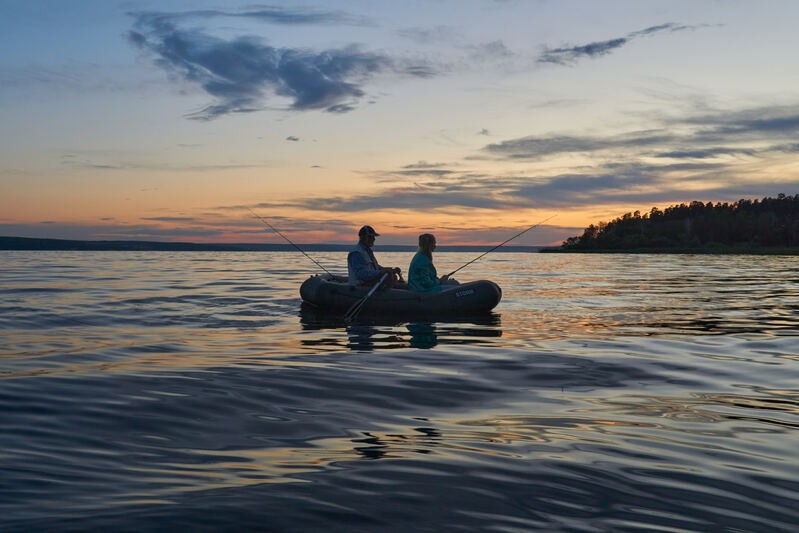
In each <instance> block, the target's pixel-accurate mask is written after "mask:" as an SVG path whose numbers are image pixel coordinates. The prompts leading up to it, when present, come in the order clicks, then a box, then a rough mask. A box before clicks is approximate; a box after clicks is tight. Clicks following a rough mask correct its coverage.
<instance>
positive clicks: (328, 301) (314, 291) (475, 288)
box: [300, 274, 502, 318]
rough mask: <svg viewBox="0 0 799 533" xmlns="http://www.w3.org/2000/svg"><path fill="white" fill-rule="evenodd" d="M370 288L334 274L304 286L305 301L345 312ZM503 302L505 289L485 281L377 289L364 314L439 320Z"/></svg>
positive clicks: (485, 308) (314, 278) (468, 313)
mask: <svg viewBox="0 0 799 533" xmlns="http://www.w3.org/2000/svg"><path fill="white" fill-rule="evenodd" d="M369 289H370V287H362V286H356V285H350V284H348V283H347V278H346V277H343V276H334V275H330V274H319V275H316V276H311V277H310V278H308V279H307V280H305V282H303V284H302V285H301V286H300V296H301V297H302V300H303V301H304V302H305V303H307V304H310V305H312V306H314V307H316V308H318V309H320V310H323V311H329V312H332V313H338V312H345V311H346V310H347V309H349V308H350V307H352V305H353V304H355V303H356V302H358V301H359V300H361V299H362V298H363V297H364V296H366V294H367V293H368V292H369ZM501 299H502V289H500V287H499V285H497V284H496V283H494V282H493V281H487V280H481V281H472V282H470V283H462V284H460V285H453V286H452V287H447V288H446V289H445V290H443V291H441V292H415V291H410V290H406V289H383V288H380V289H377V290H376V291H375V292H374V293H373V294H372V296H370V297H369V299H368V300H367V301H366V303H365V304H364V306H363V311H362V312H361V314H362V315H364V314H368V315H372V316H375V315H381V316H382V315H404V316H413V317H426V318H435V317H439V316H458V315H470V314H479V313H486V312H488V311H490V310H491V309H493V308H494V307H496V306H497V304H498V303H499V301H500V300H501Z"/></svg>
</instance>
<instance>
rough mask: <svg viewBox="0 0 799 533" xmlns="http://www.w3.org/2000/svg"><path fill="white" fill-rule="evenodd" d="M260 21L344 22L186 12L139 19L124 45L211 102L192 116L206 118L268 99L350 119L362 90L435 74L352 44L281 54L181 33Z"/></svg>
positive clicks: (256, 42) (267, 13) (252, 43)
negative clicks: (201, 21)
mask: <svg viewBox="0 0 799 533" xmlns="http://www.w3.org/2000/svg"><path fill="white" fill-rule="evenodd" d="M223 15H224V16H242V17H244V16H246V17H249V18H257V17H261V18H262V19H264V20H268V21H269V22H279V23H282V24H299V23H305V24H307V23H334V22H335V23H341V22H342V21H343V20H345V17H344V15H341V14H330V13H315V12H314V13H307V12H291V11H288V10H282V9H278V8H268V9H261V10H257V11H250V12H245V13H240V14H230V13H222V12H217V11H195V12H190V13H186V14H153V13H140V14H137V15H134V16H135V17H136V20H135V23H134V29H133V30H131V31H130V32H129V33H128V39H129V41H130V42H131V43H132V44H133V45H135V46H136V47H138V48H139V49H141V50H143V51H144V52H146V53H148V54H150V55H152V56H153V57H154V61H155V64H156V65H157V66H159V67H160V68H162V69H164V70H166V71H167V72H168V73H169V74H170V75H171V76H173V77H175V78H177V79H180V80H183V81H186V82H189V83H192V84H196V85H198V86H199V87H201V88H202V89H203V91H205V92H206V93H207V94H208V95H210V96H211V97H213V98H214V100H215V101H214V103H212V104H210V105H208V106H207V107H205V108H204V109H202V110H201V111H199V112H198V113H195V114H194V115H192V118H196V119H201V120H209V119H213V118H216V117H219V116H222V115H227V114H230V113H250V112H254V111H259V110H261V109H263V107H264V102H265V101H266V100H267V99H268V98H269V97H272V96H278V97H284V98H288V99H289V100H290V102H291V104H290V109H291V110H293V111H307V110H325V111H328V112H330V113H347V112H350V111H352V110H354V109H355V108H356V105H357V103H358V101H359V100H360V99H361V98H362V97H364V96H365V94H366V92H365V90H364V86H365V84H366V83H367V82H368V81H369V79H370V78H372V77H374V76H375V75H377V74H380V73H385V72H392V73H399V74H401V75H407V76H413V77H430V76H433V75H435V74H436V71H435V70H434V69H433V68H432V67H431V66H430V65H427V64H425V63H423V62H413V61H398V60H395V59H393V58H391V57H389V56H387V55H385V54H381V53H373V52H369V51H366V50H363V49H362V48H361V47H359V46H356V45H350V46H345V47H343V48H338V49H329V50H321V51H313V50H307V49H300V48H278V47H274V46H270V45H268V44H265V43H264V42H263V41H262V40H261V39H259V38H255V37H246V36H245V37H236V38H230V39H224V38H220V37H215V36H213V35H211V34H209V33H207V32H205V31H202V30H198V29H193V30H190V29H184V28H182V27H181V26H180V24H179V23H180V22H181V21H182V20H183V19H184V18H186V17H205V18H209V17H211V18H213V17H217V16H223Z"/></svg>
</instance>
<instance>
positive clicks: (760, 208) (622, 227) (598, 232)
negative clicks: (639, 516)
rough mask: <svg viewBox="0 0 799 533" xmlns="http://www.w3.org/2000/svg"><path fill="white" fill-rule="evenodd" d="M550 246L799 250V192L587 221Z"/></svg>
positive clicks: (702, 250) (573, 248)
mask: <svg viewBox="0 0 799 533" xmlns="http://www.w3.org/2000/svg"><path fill="white" fill-rule="evenodd" d="M551 251H570V252H583V251H584V252H592V251H631V252H635V251H638V252H660V251H663V252H698V253H714V252H716V253H724V252H739V253H747V252H748V253H762V252H768V251H780V252H790V253H799V195H794V196H786V195H784V194H780V195H778V196H777V197H776V198H769V197H767V198H763V199H762V200H758V199H755V200H745V199H744V200H738V201H737V202H733V203H727V202H724V203H721V202H718V203H715V204H714V203H713V202H707V203H704V202H700V201H693V202H691V203H688V204H685V203H683V204H679V205H673V206H671V207H667V208H666V209H662V210H661V209H658V208H657V207H653V208H652V209H651V210H650V211H649V212H648V213H643V214H642V213H641V212H640V211H635V212H634V213H627V214H625V215H623V216H621V217H619V218H616V219H614V220H611V221H610V222H600V223H599V224H598V225H594V224H591V225H590V226H588V227H587V228H586V229H585V230H584V231H583V234H582V235H580V236H576V237H569V238H568V239H566V240H565V241H564V242H563V244H562V245H561V247H560V248H558V249H555V250H551Z"/></svg>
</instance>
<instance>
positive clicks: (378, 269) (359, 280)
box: [347, 226, 405, 288]
mask: <svg viewBox="0 0 799 533" xmlns="http://www.w3.org/2000/svg"><path fill="white" fill-rule="evenodd" d="M379 236H380V234H379V233H377V232H376V231H375V230H374V228H373V227H372V226H364V227H362V228H361V229H360V231H358V245H357V246H356V247H355V248H353V250H352V251H351V252H350V253H349V255H348V256H347V272H348V273H349V283H350V284H351V285H374V284H375V283H377V281H378V280H379V279H380V278H381V277H382V276H383V274H388V277H387V278H386V281H387V284H388V286H389V287H396V288H403V287H404V286H405V282H403V281H402V270H400V269H399V268H391V267H382V266H380V264H379V263H378V262H377V259H375V254H374V252H372V246H374V244H375V237H379Z"/></svg>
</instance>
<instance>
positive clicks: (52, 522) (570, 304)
mask: <svg viewBox="0 0 799 533" xmlns="http://www.w3.org/2000/svg"><path fill="white" fill-rule="evenodd" d="M3 254H4V255H3V256H2V259H3V264H4V269H3V272H2V274H0V276H2V277H0V282H1V283H0V336H2V345H0V427H2V428H3V431H2V432H0V450H2V452H0V469H1V470H2V471H3V476H2V477H0V512H2V514H0V516H1V517H2V518H0V526H2V529H4V530H19V531H23V530H25V531H27V530H30V529H70V528H73V529H99V528H110V529H131V530H132V529H145V530H146V529H159V528H163V527H166V526H173V527H182V528H191V529H197V528H200V529H203V528H207V529H219V528H222V529H231V528H234V527H238V528H247V527H248V526H249V527H260V528H263V526H264V524H268V525H269V527H271V528H273V529H278V530H281V529H283V530H285V529H290V530H318V529H321V528H322V527H324V528H325V529H327V530H334V531H339V530H340V531H353V530H363V531H381V530H383V531H391V530H397V529H414V530H441V529H448V528H451V529H455V528H465V529H481V530H483V529H486V530H490V529H497V530H499V529H505V530H529V529H547V530H559V529H561V530H562V529H566V530H581V531H583V530H587V529H599V530H639V529H660V530H680V531H706V530H720V529H728V530H736V529H737V530H747V531H790V530H792V529H793V527H794V526H795V525H796V524H797V523H799V513H797V511H796V509H797V508H799V505H797V503H799V482H797V479H799V466H797V465H799V452H797V450H798V449H799V447H797V446H796V443H797V429H799V417H798V416H797V415H798V414H799V390H798V389H797V388H796V383H797V378H799V367H798V366H797V365H798V364H799V339H797V337H799V335H798V332H799V328H798V326H799V314H797V310H798V309H799V283H797V281H799V277H798V276H797V274H796V271H797V267H798V266H799V260H797V259H796V258H792V257H748V256H723V257H718V256H655V255H640V256H625V255H606V256H603V255H570V256H564V255H548V254H504V253H503V254H500V253H497V254H493V255H491V256H487V257H486V258H485V259H484V260H483V261H481V262H478V263H476V264H474V265H472V266H470V267H469V268H468V269H466V270H464V271H462V272H461V273H459V274H460V276H459V277H460V278H461V279H462V280H472V279H493V280H495V281H497V282H498V283H499V284H500V285H501V286H502V288H503V300H502V302H501V303H500V305H499V306H498V307H497V309H495V311H494V312H493V313H492V314H489V315H486V316H483V317H472V318H468V319H462V320H448V321H444V322H408V321H397V320H380V319H376V318H369V317H361V318H362V320H360V321H359V322H357V323H355V324H345V323H344V322H343V321H342V320H341V319H340V318H337V317H330V316H325V315H320V314H318V313H314V312H313V311H309V310H307V309H304V310H303V309H301V308H300V300H299V296H298V287H299V284H300V283H301V282H302V281H303V280H304V279H305V278H306V277H307V276H308V275H310V274H312V273H314V270H313V269H312V268H311V267H313V265H310V267H309V264H308V263H309V262H308V261H307V260H306V259H304V258H303V257H302V256H300V255H299V254H289V253H285V254H284V253H246V254H227V253H168V252H158V253H151V252H150V253H145V252H142V253H137V252H124V253H112V252H109V253H105V252H97V253H94V252H92V253H89V252H76V253H50V252H35V253H32V252H12V253H8V252H4V253H3ZM314 257H315V258H317V259H318V260H320V262H321V263H322V264H323V265H325V267H326V268H329V269H331V270H334V271H335V270H339V271H340V270H341V265H342V264H343V254H340V253H339V254H335V253H320V254H314ZM378 257H379V258H380V259H381V260H383V262H384V263H386V264H392V265H393V264H396V265H401V266H403V268H404V267H406V265H407V263H408V261H409V260H410V257H411V254H401V253H379V252H378ZM472 258H473V257H472V256H471V255H468V254H456V253H446V254H445V253H442V254H437V256H436V263H437V265H438V267H439V269H440V270H441V271H445V270H448V269H451V268H452V269H454V268H456V267H457V266H459V265H460V264H463V263H464V262H466V261H468V260H470V259H472ZM276 487H279V490H275V488H276Z"/></svg>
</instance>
